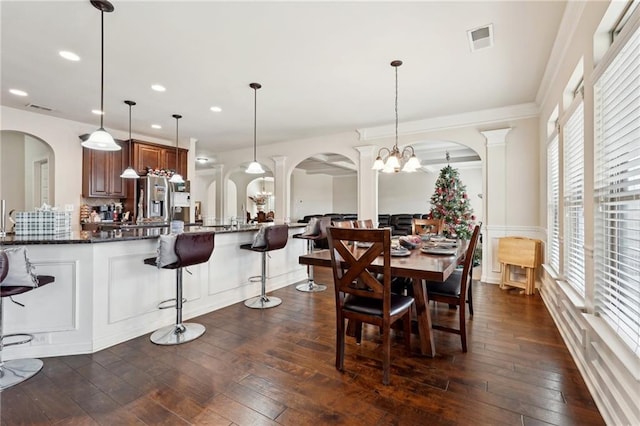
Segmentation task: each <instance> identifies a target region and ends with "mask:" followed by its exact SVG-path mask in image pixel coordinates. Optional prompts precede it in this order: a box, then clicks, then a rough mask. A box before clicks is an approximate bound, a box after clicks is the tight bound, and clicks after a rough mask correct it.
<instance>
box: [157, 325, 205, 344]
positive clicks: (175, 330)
mask: <svg viewBox="0 0 640 426" xmlns="http://www.w3.org/2000/svg"><path fill="white" fill-rule="evenodd" d="M205 330H206V329H205V327H204V325H201V324H196V323H193V322H185V323H182V324H179V325H176V324H173V325H168V326H166V327H162V328H161V329H159V330H156V331H154V332H153V334H151V341H152V342H153V343H155V344H156V345H163V346H167V345H179V344H181V343H186V342H190V341H192V340H195V339H197V338H198V337H200V336H202V335H203V334H204V332H205Z"/></svg>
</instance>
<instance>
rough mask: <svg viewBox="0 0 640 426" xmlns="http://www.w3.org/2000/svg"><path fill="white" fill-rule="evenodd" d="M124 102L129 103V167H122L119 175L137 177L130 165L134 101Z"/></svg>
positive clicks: (126, 177)
mask: <svg viewBox="0 0 640 426" xmlns="http://www.w3.org/2000/svg"><path fill="white" fill-rule="evenodd" d="M124 103H125V104H127V105H129V167H127V168H126V169H124V172H122V174H121V175H120V177H121V178H123V179H138V178H139V177H140V176H138V173H136V171H135V170H134V169H133V167H132V166H131V107H132V106H134V105H135V104H136V103H135V102H133V101H124Z"/></svg>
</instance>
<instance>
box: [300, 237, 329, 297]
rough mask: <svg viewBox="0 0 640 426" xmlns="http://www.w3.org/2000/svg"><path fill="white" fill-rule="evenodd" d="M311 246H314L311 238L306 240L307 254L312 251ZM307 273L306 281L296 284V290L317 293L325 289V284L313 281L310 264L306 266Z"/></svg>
mask: <svg viewBox="0 0 640 426" xmlns="http://www.w3.org/2000/svg"><path fill="white" fill-rule="evenodd" d="M313 248H314V244H313V240H307V254H311V253H313ZM307 275H308V276H309V279H308V280H307V282H306V283H304V284H298V285H297V286H296V290H298V291H304V292H307V293H317V292H319V291H325V290H326V289H327V286H326V285H324V284H316V283H315V281H314V280H313V266H311V265H308V266H307Z"/></svg>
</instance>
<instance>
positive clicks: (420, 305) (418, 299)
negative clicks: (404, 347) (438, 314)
mask: <svg viewBox="0 0 640 426" xmlns="http://www.w3.org/2000/svg"><path fill="white" fill-rule="evenodd" d="M411 282H412V284H413V298H414V301H415V305H416V316H417V318H418V332H419V334H420V352H421V353H422V354H423V355H428V356H430V357H432V358H433V357H434V356H435V355H436V346H435V344H434V342H433V334H432V333H431V313H430V312H429V300H427V292H426V290H425V288H424V285H423V283H422V280H421V279H418V278H412V279H411Z"/></svg>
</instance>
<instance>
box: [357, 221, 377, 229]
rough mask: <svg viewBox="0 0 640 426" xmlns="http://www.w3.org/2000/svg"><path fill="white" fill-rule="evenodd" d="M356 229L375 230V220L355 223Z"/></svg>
mask: <svg viewBox="0 0 640 426" xmlns="http://www.w3.org/2000/svg"><path fill="white" fill-rule="evenodd" d="M355 225H356V228H368V229H372V228H373V220H372V219H359V220H356V222H355Z"/></svg>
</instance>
